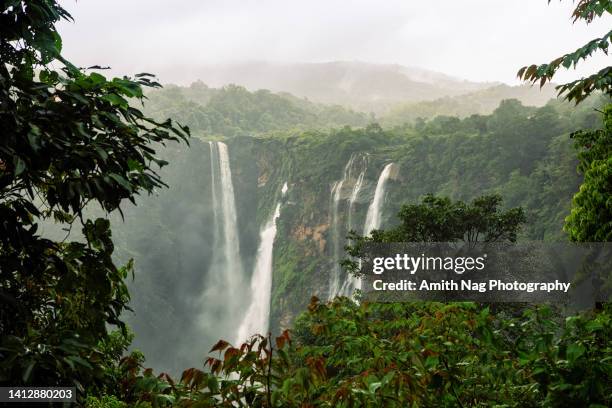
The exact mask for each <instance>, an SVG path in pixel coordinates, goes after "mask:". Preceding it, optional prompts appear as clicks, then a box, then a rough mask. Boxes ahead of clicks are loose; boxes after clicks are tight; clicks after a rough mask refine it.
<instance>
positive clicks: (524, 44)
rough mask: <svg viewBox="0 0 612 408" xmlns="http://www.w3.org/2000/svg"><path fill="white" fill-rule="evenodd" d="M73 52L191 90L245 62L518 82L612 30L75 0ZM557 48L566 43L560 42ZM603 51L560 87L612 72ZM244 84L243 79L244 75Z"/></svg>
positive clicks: (458, 8) (487, 11)
mask: <svg viewBox="0 0 612 408" xmlns="http://www.w3.org/2000/svg"><path fill="white" fill-rule="evenodd" d="M62 3H63V5H64V6H65V7H66V8H67V9H68V11H69V12H70V13H71V14H72V15H73V17H74V18H75V21H76V23H69V22H64V23H62V24H60V26H59V29H60V33H61V34H62V35H63V39H64V50H65V54H66V55H67V56H68V57H69V58H71V59H72V60H73V61H75V62H77V63H80V64H82V66H91V65H96V64H101V65H110V66H111V67H112V68H113V69H114V72H116V73H121V74H134V73H138V72H153V73H156V74H158V75H159V77H160V79H161V81H162V82H165V83H169V82H171V83H177V84H189V83H191V82H193V81H195V80H197V79H202V80H204V81H205V82H206V78H203V77H202V76H203V73H202V72H201V68H205V67H210V66H218V65H228V64H229V65H232V64H236V63H244V62H268V63H275V64H278V63H298V62H299V63H308V62H310V63H313V62H328V61H362V62H369V63H377V64H400V65H403V66H409V67H420V68H425V69H428V70H433V71H437V72H443V73H445V74H448V75H451V76H454V77H457V78H461V79H466V80H470V81H480V82H504V83H508V84H516V83H517V80H516V72H517V70H518V68H520V67H521V66H523V65H527V64H531V63H544V62H548V61H550V60H552V59H554V58H556V57H558V56H559V55H562V54H564V53H566V52H571V51H573V50H574V49H576V48H577V47H579V46H582V45H584V44H585V43H586V42H587V41H589V40H590V39H592V38H594V37H597V36H601V35H603V33H605V32H606V31H607V30H608V28H609V27H610V23H611V21H610V18H607V17H604V18H602V19H598V20H596V21H594V22H593V23H592V24H591V25H588V26H587V25H585V24H583V23H577V24H575V25H572V24H571V19H570V15H571V10H572V7H573V6H574V3H573V2H571V1H562V2H556V1H553V2H551V3H550V4H548V2H547V1H545V0H539V1H533V0H515V1H511V2H508V1H502V0H467V1H461V2H457V1H451V0H436V1H428V2H411V1H406V0H390V1H385V2H376V1H372V0H358V1H351V2H347V1H339V0H314V1H308V2H304V1H281V0H265V1H248V0H243V1H236V0H228V1H216V0H214V1H211V0H208V1H195V0H183V1H175V2H163V1H158V0H156V1H144V0H136V1H129V2H125V1H118V0H108V1H103V2H102V1H98V2H92V1H79V2H74V1H64V2H62ZM548 40H554V41H548ZM607 61H608V58H607V56H605V55H604V54H603V53H599V54H598V55H597V56H596V57H594V58H592V59H591V60H589V61H588V62H586V63H581V64H579V66H578V68H577V69H576V70H573V69H572V70H569V71H565V72H561V73H560V74H559V75H558V77H557V78H556V80H557V81H567V80H569V79H573V78H576V77H579V76H584V75H585V74H586V73H588V72H592V71H593V70H594V69H596V68H601V67H603V66H605V63H606V62H607ZM237 80H238V82H240V78H237Z"/></svg>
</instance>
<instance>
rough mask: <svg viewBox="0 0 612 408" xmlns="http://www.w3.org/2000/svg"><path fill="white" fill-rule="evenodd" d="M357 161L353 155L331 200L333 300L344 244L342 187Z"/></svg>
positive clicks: (335, 293) (331, 277)
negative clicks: (341, 212) (341, 214)
mask: <svg viewBox="0 0 612 408" xmlns="http://www.w3.org/2000/svg"><path fill="white" fill-rule="evenodd" d="M354 161H355V155H354V154H353V155H351V157H350V158H349V161H348V162H347V163H346V165H345V166H344V170H343V172H342V179H340V180H338V181H336V182H335V183H334V184H333V185H332V188H331V200H330V211H329V212H330V217H331V219H330V223H329V225H330V232H331V236H330V241H331V249H332V271H331V274H330V279H329V292H328V298H329V299H333V298H334V297H335V296H337V295H338V292H339V289H340V274H341V272H342V271H341V269H340V264H339V263H340V255H341V252H342V245H341V244H342V242H344V239H343V238H344V237H343V236H342V234H343V233H344V228H343V225H341V223H340V211H339V207H340V200H341V199H342V187H343V186H344V184H345V183H346V181H347V180H348V179H349V178H350V176H351V168H352V166H353V162H354Z"/></svg>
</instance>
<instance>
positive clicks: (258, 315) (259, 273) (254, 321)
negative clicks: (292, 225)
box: [236, 183, 288, 344]
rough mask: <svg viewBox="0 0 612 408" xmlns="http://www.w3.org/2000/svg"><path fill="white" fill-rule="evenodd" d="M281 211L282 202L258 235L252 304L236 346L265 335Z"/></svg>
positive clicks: (283, 190)
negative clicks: (275, 240) (257, 334)
mask: <svg viewBox="0 0 612 408" xmlns="http://www.w3.org/2000/svg"><path fill="white" fill-rule="evenodd" d="M287 188H288V187H287V183H285V184H283V187H282V189H281V194H282V195H283V196H284V195H285V194H286V193H287ZM280 209H281V202H278V203H277V204H276V208H275V209H274V213H273V214H272V217H271V218H270V219H269V220H268V221H267V222H266V223H265V224H264V225H263V227H262V229H261V232H260V233H259V239H260V241H259V248H258V249H257V257H256V261H255V269H254V271H253V275H252V277H251V304H250V305H249V308H248V309H247V311H246V314H245V316H244V319H243V321H242V323H241V324H240V326H239V328H238V335H237V338H236V343H237V344H240V343H242V342H243V341H246V340H247V339H248V338H249V336H252V335H253V334H256V333H259V334H262V335H265V334H266V333H267V332H268V328H269V326H270V299H271V297H272V255H273V249H274V239H275V238H276V220H277V219H278V217H279V216H280Z"/></svg>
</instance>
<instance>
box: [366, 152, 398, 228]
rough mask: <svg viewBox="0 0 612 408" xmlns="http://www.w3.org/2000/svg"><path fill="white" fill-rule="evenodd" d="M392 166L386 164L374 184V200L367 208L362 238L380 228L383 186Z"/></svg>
mask: <svg viewBox="0 0 612 408" xmlns="http://www.w3.org/2000/svg"><path fill="white" fill-rule="evenodd" d="M392 166H393V163H389V164H387V165H386V166H385V168H384V169H383V171H382V172H381V173H380V177H378V182H377V183H376V190H374V198H373V199H372V202H371V203H370V207H369V208H368V213H367V215H366V220H365V224H364V226H363V235H364V236H368V235H370V233H371V232H372V231H373V230H375V229H377V228H379V227H380V219H381V216H382V205H383V203H384V198H385V186H386V185H387V180H389V176H390V175H391V168H392Z"/></svg>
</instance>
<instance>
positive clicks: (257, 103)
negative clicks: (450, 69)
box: [147, 82, 371, 137]
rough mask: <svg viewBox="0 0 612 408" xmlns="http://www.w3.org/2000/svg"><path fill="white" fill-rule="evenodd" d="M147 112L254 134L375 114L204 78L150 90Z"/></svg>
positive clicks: (227, 133)
mask: <svg viewBox="0 0 612 408" xmlns="http://www.w3.org/2000/svg"><path fill="white" fill-rule="evenodd" d="M148 97H149V100H148V103H147V112H149V113H150V114H151V115H152V116H153V117H156V118H165V117H173V118H176V119H177V120H180V121H181V123H185V124H186V125H188V126H189V127H190V129H192V130H193V132H194V134H197V135H208V136H223V137H231V136H253V135H256V134H262V133H265V132H272V131H278V130H285V131H287V130H292V129H295V130H306V129H326V128H330V127H338V126H344V125H348V126H364V125H366V124H367V123H368V121H369V120H370V118H371V116H369V115H366V114H363V113H360V112H354V111H352V110H350V109H346V108H343V107H341V106H338V105H336V106H327V105H319V104H314V103H311V102H309V101H307V100H304V99H299V98H296V97H293V96H291V95H288V94H274V93H272V92H270V91H267V90H259V91H256V92H249V91H247V90H246V89H245V88H243V87H241V86H236V85H228V86H226V87H224V88H221V89H214V88H209V87H208V86H206V85H205V84H204V83H202V82H195V83H193V84H192V85H191V86H189V87H178V86H172V85H171V86H167V87H165V88H164V89H161V90H155V91H153V92H150V93H149V94H148Z"/></svg>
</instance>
